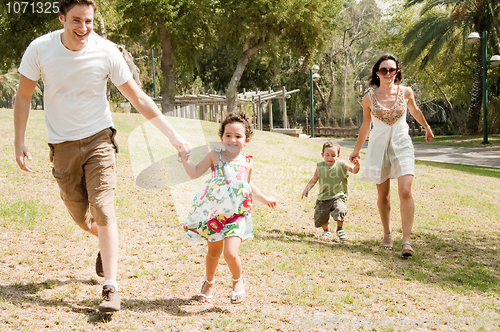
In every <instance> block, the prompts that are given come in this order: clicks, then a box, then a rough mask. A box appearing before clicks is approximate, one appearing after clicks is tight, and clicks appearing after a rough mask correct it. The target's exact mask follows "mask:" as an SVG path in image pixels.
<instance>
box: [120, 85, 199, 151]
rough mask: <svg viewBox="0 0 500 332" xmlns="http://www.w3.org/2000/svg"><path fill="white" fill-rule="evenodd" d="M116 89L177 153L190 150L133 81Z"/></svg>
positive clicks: (187, 144)
mask: <svg viewBox="0 0 500 332" xmlns="http://www.w3.org/2000/svg"><path fill="white" fill-rule="evenodd" d="M117 88H118V90H120V92H121V93H122V94H123V95H124V96H125V98H127V99H128V101H130V103H132V105H134V107H135V108H136V109H137V110H138V111H139V112H140V113H141V114H142V115H143V116H144V117H145V118H146V119H148V120H149V121H151V123H152V124H153V125H154V126H155V127H156V128H158V130H159V131H161V132H162V133H163V134H164V135H165V136H167V138H168V139H169V141H170V143H171V144H172V145H173V147H174V148H176V149H177V150H178V151H184V150H186V149H189V148H190V144H189V143H187V142H186V141H185V140H184V139H183V138H182V137H181V136H180V135H179V134H178V133H177V131H176V130H175V129H174V127H172V125H171V124H170V123H169V122H168V121H167V120H166V119H165V117H164V116H163V114H162V113H161V112H160V110H159V108H158V106H156V104H155V102H154V101H153V99H151V97H149V96H148V95H147V94H146V93H144V91H142V90H141V88H140V87H139V86H138V85H137V83H135V81H134V80H133V79H130V80H129V81H128V82H127V83H125V84H122V85H120V86H118V87H117Z"/></svg>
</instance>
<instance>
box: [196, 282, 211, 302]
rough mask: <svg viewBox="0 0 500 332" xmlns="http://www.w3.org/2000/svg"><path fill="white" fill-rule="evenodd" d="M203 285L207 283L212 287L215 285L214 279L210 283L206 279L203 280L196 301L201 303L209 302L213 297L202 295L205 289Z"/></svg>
mask: <svg viewBox="0 0 500 332" xmlns="http://www.w3.org/2000/svg"><path fill="white" fill-rule="evenodd" d="M205 283H207V284H209V285H213V284H214V283H215V279H214V280H212V281H208V279H205V281H204V282H203V285H201V290H200V294H198V300H199V301H201V302H210V301H211V300H212V298H213V295H205V294H203V288H205Z"/></svg>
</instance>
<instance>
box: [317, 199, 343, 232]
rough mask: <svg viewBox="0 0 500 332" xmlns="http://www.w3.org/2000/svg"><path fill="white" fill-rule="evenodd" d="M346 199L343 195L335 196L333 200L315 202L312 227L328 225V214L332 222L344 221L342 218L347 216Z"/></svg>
mask: <svg viewBox="0 0 500 332" xmlns="http://www.w3.org/2000/svg"><path fill="white" fill-rule="evenodd" d="M346 201H347V197H345V196H344V195H340V196H337V197H335V198H333V199H327V200H325V201H320V200H317V201H316V206H315V207H314V226H315V227H321V226H323V225H325V224H328V219H330V214H331V215H332V217H333V219H334V220H336V221H337V220H341V221H344V217H345V215H346V214H347V211H348V210H347V205H346Z"/></svg>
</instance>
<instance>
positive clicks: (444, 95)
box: [425, 69, 460, 127]
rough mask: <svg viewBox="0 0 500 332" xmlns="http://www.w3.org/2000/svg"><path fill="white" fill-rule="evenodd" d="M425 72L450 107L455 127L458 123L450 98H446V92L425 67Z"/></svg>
mask: <svg viewBox="0 0 500 332" xmlns="http://www.w3.org/2000/svg"><path fill="white" fill-rule="evenodd" d="M425 72H426V73H427V74H428V75H429V77H430V78H431V79H432V82H433V83H434V85H435V86H436V87H437V89H438V90H439V92H440V93H441V95H442V96H443V98H444V100H446V103H447V104H448V107H449V108H450V113H451V116H452V117H453V124H454V125H455V127H457V126H459V125H460V124H459V123H458V118H457V114H456V113H455V109H454V108H453V104H452V103H451V101H450V99H449V98H448V96H447V95H446V93H444V91H443V89H441V87H440V86H439V84H438V82H437V81H436V80H435V79H434V78H433V77H432V75H431V73H430V72H429V71H428V70H427V69H425Z"/></svg>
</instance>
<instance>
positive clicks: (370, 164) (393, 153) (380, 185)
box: [350, 54, 434, 257]
mask: <svg viewBox="0 0 500 332" xmlns="http://www.w3.org/2000/svg"><path fill="white" fill-rule="evenodd" d="M402 79H403V74H402V73H401V65H400V63H399V60H398V59H397V58H396V57H395V56H394V55H392V54H385V55H383V56H381V57H380V58H379V59H378V61H377V62H376V63H375V65H374V66H373V68H372V74H371V76H370V77H369V78H368V80H369V83H370V85H371V86H374V87H375V88H374V89H373V90H370V91H369V92H368V93H367V94H366V95H364V96H363V124H362V125H361V128H360V129H359V135H358V140H357V142H356V145H355V147H354V151H353V152H352V153H351V156H350V160H351V161H353V160H354V159H356V158H359V157H360V156H359V151H360V150H361V147H362V146H363V143H364V142H365V140H366V137H367V136H368V134H370V139H369V142H368V149H367V152H366V158H365V164H364V167H363V168H362V170H361V174H360V180H362V181H371V182H375V183H376V185H377V192H378V201H377V206H378V210H379V213H380V219H381V221H382V226H383V227H384V238H383V240H382V243H381V245H382V247H384V248H387V249H392V231H391V221H390V213H391V204H390V185H391V183H390V179H395V178H397V179H398V193H399V199H400V202H401V223H402V228H403V246H402V253H401V254H402V256H403V257H410V256H413V253H414V252H413V249H412V247H411V244H410V236H411V229H412V226H413V215H414V210H415V205H414V202H413V197H412V194H411V183H412V181H413V176H414V173H415V158H414V151H413V144H412V141H411V138H410V135H409V134H408V129H409V128H408V124H407V123H406V110H407V109H408V110H409V111H410V114H411V115H413V117H414V118H415V120H417V122H418V123H420V124H421V125H422V126H423V127H424V129H425V140H426V141H427V142H431V141H432V140H433V139H434V134H433V133H432V130H431V128H430V127H429V124H428V123H427V121H426V120H425V117H424V115H423V114H422V111H420V109H419V108H418V106H417V104H416V102H415V95H414V94H413V90H412V88H410V87H405V86H402V85H399V84H398V83H400V82H401V80H402ZM372 122H373V129H371V131H370V128H371V123H372Z"/></svg>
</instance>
